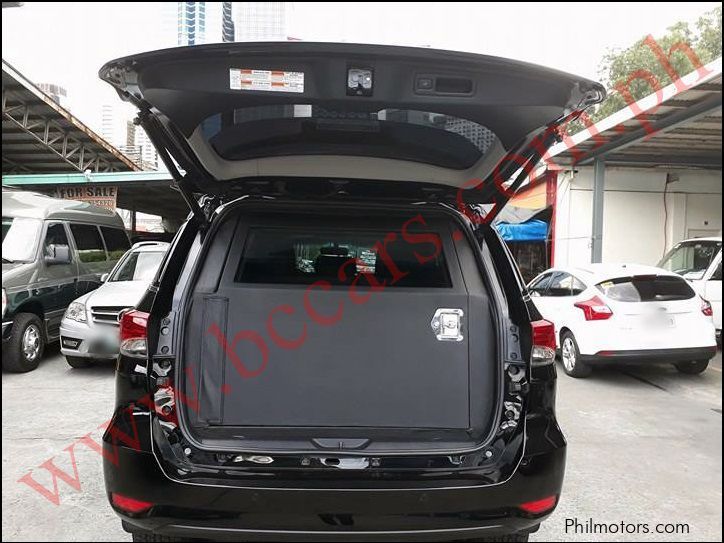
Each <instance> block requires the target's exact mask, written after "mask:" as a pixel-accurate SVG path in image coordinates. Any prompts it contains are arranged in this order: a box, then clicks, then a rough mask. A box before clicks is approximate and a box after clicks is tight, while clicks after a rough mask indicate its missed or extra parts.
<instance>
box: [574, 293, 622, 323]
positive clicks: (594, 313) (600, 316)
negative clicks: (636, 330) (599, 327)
mask: <svg viewBox="0 0 724 543" xmlns="http://www.w3.org/2000/svg"><path fill="white" fill-rule="evenodd" d="M573 305H574V306H576V307H577V308H578V309H582V310H583V315H584V316H585V317H586V320H587V321H605V320H606V319H610V318H611V315H613V311H611V308H610V307H608V306H607V305H606V304H605V302H604V301H603V300H601V298H599V297H598V296H594V297H593V298H591V299H590V300H586V301H585V302H576V303H575V304H573Z"/></svg>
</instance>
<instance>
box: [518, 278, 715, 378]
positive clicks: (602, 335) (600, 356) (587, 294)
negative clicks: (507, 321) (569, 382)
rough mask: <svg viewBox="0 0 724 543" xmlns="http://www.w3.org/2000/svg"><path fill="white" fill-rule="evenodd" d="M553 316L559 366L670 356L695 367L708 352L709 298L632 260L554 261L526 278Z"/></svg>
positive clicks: (683, 367) (575, 372)
mask: <svg viewBox="0 0 724 543" xmlns="http://www.w3.org/2000/svg"><path fill="white" fill-rule="evenodd" d="M528 290H529V291H530V294H531V297H532V299H533V300H534V301H535V305H536V307H537V308H538V310H539V311H540V313H541V315H543V317H544V318H545V319H547V320H550V321H551V322H553V323H554V324H555V333H556V345H557V347H558V348H559V349H560V353H561V361H562V362H563V369H564V371H565V372H566V373H567V374H568V375H570V376H572V377H586V376H588V375H590V373H591V369H592V367H593V366H595V365H607V364H611V363H615V362H627V363H631V362H635V363H640V364H655V363H661V362H665V363H673V364H674V366H676V368H677V369H678V370H679V371H680V372H683V373H691V374H693V373H701V372H703V371H704V370H706V368H707V366H708V364H709V360H710V359H711V358H712V357H713V356H714V355H715V354H716V338H715V333H714V323H713V321H712V307H711V304H710V303H709V302H708V301H706V300H704V299H703V298H702V297H701V296H700V295H699V294H697V293H696V292H695V291H694V289H693V288H692V287H691V285H689V283H687V282H686V281H685V280H684V279H683V278H681V277H680V276H678V275H677V274H675V273H672V272H669V271H666V270H663V269H661V268H655V267H652V266H641V265H637V264H589V265H586V266H581V267H577V268H554V269H550V270H547V271H545V272H543V273H542V274H540V275H539V276H537V277H536V278H535V279H533V281H531V282H530V284H529V285H528Z"/></svg>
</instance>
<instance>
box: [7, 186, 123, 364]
mask: <svg viewBox="0 0 724 543" xmlns="http://www.w3.org/2000/svg"><path fill="white" fill-rule="evenodd" d="M2 199H3V207H2V211H3V213H2V221H3V246H2V259H3V269H2V272H3V273H2V315H3V318H2V340H3V354H2V364H3V368H4V369H5V370H7V371H13V372H26V371H31V370H34V369H35V368H37V367H38V363H39V361H40V358H41V357H42V355H43V350H44V348H45V345H46V344H47V343H49V342H52V341H57V340H58V337H59V334H60V332H59V329H60V321H61V319H62V318H63V313H64V312H65V309H66V308H67V307H68V305H69V304H70V303H71V302H72V301H73V300H75V299H76V298H77V297H79V296H82V295H83V294H85V293H86V292H89V291H91V290H93V289H95V288H97V287H98V286H99V285H100V284H101V275H103V274H105V273H108V272H109V271H111V269H112V268H113V266H115V264H116V262H118V259H119V258H120V257H121V256H122V255H123V254H124V253H125V252H126V251H127V250H128V249H129V248H130V246H131V244H130V242H129V240H128V235H127V234H126V232H125V230H124V228H123V221H122V220H121V218H120V217H119V216H118V215H117V214H116V213H115V212H113V211H110V210H107V209H104V208H101V207H98V206H94V205H91V204H88V203H84V202H77V201H74V200H59V199H56V198H51V197H49V196H45V195H43V194H38V193H34V192H19V191H5V190H3V193H2Z"/></svg>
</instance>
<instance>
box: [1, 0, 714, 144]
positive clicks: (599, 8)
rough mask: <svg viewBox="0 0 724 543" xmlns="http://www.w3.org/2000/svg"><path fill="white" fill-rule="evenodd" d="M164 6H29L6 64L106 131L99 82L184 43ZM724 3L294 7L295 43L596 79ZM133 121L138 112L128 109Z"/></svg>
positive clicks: (12, 34) (15, 11)
mask: <svg viewBox="0 0 724 543" xmlns="http://www.w3.org/2000/svg"><path fill="white" fill-rule="evenodd" d="M163 4H164V3H162V2H82V3H81V2H57V3H50V2H48V3H45V2H25V3H24V5H23V7H20V8H9V9H3V12H2V56H3V60H5V61H6V62H8V63H10V64H11V65H13V66H14V67H15V68H16V69H17V70H19V71H20V72H21V73H22V74H23V75H25V76H26V77H27V78H28V79H30V80H31V81H33V82H36V83H41V82H43V83H56V84H59V85H61V86H63V87H65V88H66V89H67V91H68V100H67V102H66V103H65V104H66V106H67V107H68V108H69V109H70V110H71V111H72V112H73V113H74V114H75V115H76V116H77V117H78V118H80V119H81V120H82V121H83V122H85V123H86V124H88V125H89V126H90V127H91V128H93V129H94V130H96V131H100V120H101V108H102V105H103V104H104V103H120V100H119V99H118V98H117V96H116V95H115V94H114V92H113V91H112V89H111V88H110V87H109V86H108V85H107V84H105V83H103V82H101V81H100V80H99V79H98V70H99V68H100V67H101V66H102V65H103V64H104V63H105V62H107V61H109V60H111V59H114V58H117V57H119V56H124V55H128V54H132V53H138V52H142V51H148V50H153V49H159V48H163V47H172V46H175V45H176V42H175V34H174V28H175V27H174V24H175V21H173V20H170V19H169V13H172V10H173V6H171V11H169V4H175V2H174V3H165V4H166V5H165V6H164V5H163ZM717 5H720V4H719V3H718V2H656V3H647V2H627V3H598V2H591V3H582V2H577V3H565V2H561V3H558V2H542V3H525V2H520V3H512V2H511V3H487V2H478V3H451V2H445V3H436V2H428V3H425V2H415V3H412V2H410V3H355V2H351V3H342V2H340V3H317V2H293V3H292V4H291V7H290V10H289V32H288V33H289V36H291V37H294V38H297V39H303V40H305V41H345V42H352V43H381V44H390V45H412V46H429V47H434V48H441V49H452V50H459V51H469V52H473V53H484V54H489V55H496V56H502V57H508V58H514V59H518V60H525V61H528V62H533V63H536V64H542V65H545V66H549V67H552V68H556V69H559V70H563V71H566V72H571V73H574V74H577V75H581V76H584V77H588V78H591V79H596V78H597V75H598V65H599V62H600V60H601V58H602V57H603V55H604V54H605V53H606V52H607V51H608V50H610V49H621V48H624V47H626V46H628V45H630V44H632V43H633V42H635V41H636V40H638V39H639V38H642V37H643V36H645V35H647V34H652V35H653V36H654V37H657V36H660V35H661V34H663V33H664V32H665V31H666V28H667V27H669V26H670V25H672V24H673V23H675V22H677V21H681V20H684V21H689V22H694V21H695V20H696V19H697V18H698V17H699V16H700V15H701V14H703V13H704V12H705V11H708V10H711V9H713V8H714V7H716V6H717ZM126 114H127V115H128V117H129V118H130V117H131V110H130V107H129V108H128V109H127V110H126Z"/></svg>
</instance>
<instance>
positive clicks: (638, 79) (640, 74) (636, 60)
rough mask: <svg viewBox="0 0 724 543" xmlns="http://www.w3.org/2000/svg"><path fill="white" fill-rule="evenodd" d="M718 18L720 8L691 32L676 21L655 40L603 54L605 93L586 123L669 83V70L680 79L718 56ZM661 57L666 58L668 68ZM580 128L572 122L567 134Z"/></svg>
mask: <svg viewBox="0 0 724 543" xmlns="http://www.w3.org/2000/svg"><path fill="white" fill-rule="evenodd" d="M721 16H722V9H721V7H717V8H715V9H713V10H712V11H709V12H707V13H705V14H704V15H702V16H701V17H700V18H699V19H698V20H697V21H696V23H695V28H694V29H693V30H692V29H691V28H690V26H689V24H688V23H685V22H678V23H676V24H674V25H673V26H671V27H669V28H668V29H667V32H666V34H665V35H664V36H662V37H660V38H656V39H655V41H654V38H652V37H651V36H648V37H646V36H645V37H643V38H641V39H640V40H638V41H637V42H636V43H634V44H633V45H632V46H630V47H628V48H626V49H623V50H611V51H609V52H607V53H606V55H604V57H603V59H602V61H601V65H600V67H599V70H598V73H599V77H600V80H601V82H602V83H603V84H604V85H605V86H606V88H607V89H608V92H609V94H608V96H607V97H606V100H604V102H603V103H602V104H600V105H599V106H598V107H596V109H595V110H594V111H590V110H589V112H588V115H589V117H590V121H591V122H597V121H599V120H601V119H603V118H605V117H608V116H609V115H611V114H612V113H615V112H616V111H618V110H620V109H623V108H624V107H626V105H627V104H628V103H631V102H632V101H636V100H639V99H641V98H643V97H644V96H647V95H649V94H651V93H653V92H655V91H656V90H657V89H659V88H663V87H665V86H667V85H669V84H671V83H673V81H674V79H676V77H672V75H673V74H672V73H671V69H673V71H674V72H675V74H678V76H679V77H680V76H683V75H685V74H687V73H689V72H692V71H694V70H695V69H697V68H698V67H699V66H700V65H704V64H707V63H708V62H711V61H712V60H714V59H716V58H719V57H720V56H722V41H721V40H722V34H721ZM657 48H659V49H657ZM657 51H658V54H657ZM692 52H693V54H694V55H696V56H695V57H692ZM662 55H663V56H665V57H667V58H668V65H667V63H666V62H664V61H662V58H661V56H662ZM697 64H698V65H697ZM583 127H584V125H583V123H582V122H580V121H578V122H576V123H572V124H571V127H570V128H569V133H575V132H578V131H580V130H581V129H583Z"/></svg>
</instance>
